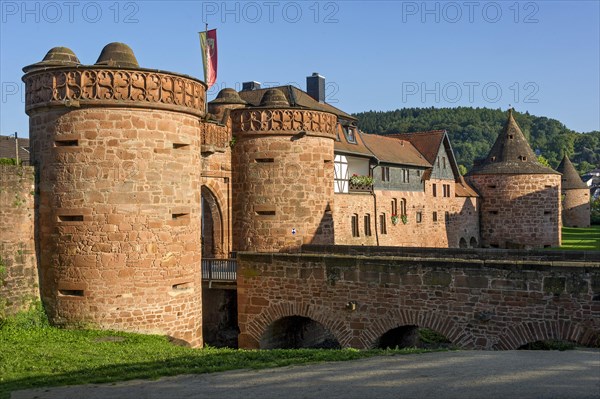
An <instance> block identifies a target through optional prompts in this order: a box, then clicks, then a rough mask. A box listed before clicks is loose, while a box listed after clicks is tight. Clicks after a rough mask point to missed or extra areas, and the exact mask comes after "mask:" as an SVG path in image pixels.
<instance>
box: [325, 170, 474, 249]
mask: <svg viewBox="0 0 600 399" xmlns="http://www.w3.org/2000/svg"><path fill="white" fill-rule="evenodd" d="M432 184H437V189H436V192H437V196H436V197H433V195H432V188H431V186H432ZM442 184H449V185H450V196H449V197H443V196H442V192H443V191H442ZM375 195H376V196H377V198H376V201H377V214H375V205H374V198H373V196H372V195H369V194H364V193H357V194H352V193H349V194H335V195H334V220H335V243H336V244H340V245H377V244H379V245H397V246H404V247H438V248H446V247H450V248H457V247H459V243H460V240H461V238H463V239H464V241H465V242H466V243H470V242H471V239H474V240H475V242H477V244H478V243H479V219H478V213H477V199H476V198H465V197H456V196H455V192H454V182H453V181H449V180H431V181H427V182H426V183H425V191H424V192H422V191H421V192H418V191H411V192H407V191H388V190H376V191H375ZM394 199H395V200H396V203H397V207H398V209H397V212H398V214H400V203H401V201H402V199H405V200H406V214H407V223H406V224H404V223H403V222H402V221H399V222H398V224H396V225H394V224H393V223H392V220H391V216H392V202H393V200H394ZM434 212H437V221H434V217H433V213H434ZM417 213H420V214H421V222H417ZM353 214H357V215H358V222H359V236H358V237H353V236H352V224H351V220H352V215H353ZM366 214H370V215H371V218H370V219H371V235H370V236H368V235H366V234H365V227H364V224H365V217H364V216H365V215H366ZM381 215H384V216H385V224H386V226H385V229H384V230H382V228H381V218H380V216H381ZM375 223H376V224H375Z"/></svg>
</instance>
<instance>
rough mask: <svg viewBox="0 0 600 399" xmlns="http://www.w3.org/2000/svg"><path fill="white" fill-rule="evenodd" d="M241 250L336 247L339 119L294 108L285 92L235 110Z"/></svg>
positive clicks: (237, 241) (237, 243)
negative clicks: (335, 162) (334, 211)
mask: <svg viewBox="0 0 600 399" xmlns="http://www.w3.org/2000/svg"><path fill="white" fill-rule="evenodd" d="M231 118H232V125H233V135H234V138H235V144H234V146H233V154H232V171H233V186H232V190H233V193H234V197H233V231H234V234H233V236H234V250H238V251H259V252H277V251H294V250H297V249H298V248H299V247H300V246H301V245H302V244H305V243H313V244H333V219H332V214H331V209H332V207H333V142H334V138H335V134H336V123H337V118H336V116H335V115H334V114H330V113H327V112H321V111H316V110H311V109H305V108H299V107H291V106H290V104H289V101H288V99H287V98H286V96H285V95H284V94H283V92H282V91H281V90H278V89H270V90H267V91H265V92H264V95H263V97H262V100H261V102H260V105H259V106H258V107H246V108H240V109H235V110H232V111H231Z"/></svg>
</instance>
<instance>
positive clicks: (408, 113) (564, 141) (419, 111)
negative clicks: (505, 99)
mask: <svg viewBox="0 0 600 399" xmlns="http://www.w3.org/2000/svg"><path fill="white" fill-rule="evenodd" d="M513 115H514V116H515V119H516V121H517V123H518V124H519V126H520V127H521V130H523V133H524V134H525V136H526V137H527V139H528V140H529V143H530V144H531V148H532V149H533V150H534V151H536V152H537V153H538V154H541V155H542V156H544V157H545V158H546V159H547V160H548V162H549V163H550V165H551V166H552V167H553V168H556V167H557V166H558V164H559V163H560V161H561V159H562V156H563V154H564V153H565V152H566V154H567V155H568V156H569V158H570V159H571V161H572V162H573V164H575V167H577V169H578V170H579V172H580V173H584V172H587V171H588V170H590V169H593V168H595V167H599V166H600V132H598V131H594V132H589V133H578V132H575V131H573V130H570V129H568V128H567V127H566V126H565V125H563V124H562V123H561V122H559V121H557V120H556V119H550V118H546V117H543V116H535V115H530V114H529V113H524V114H523V113H518V112H513ZM354 116H355V117H357V118H358V119H359V123H358V125H359V127H360V129H361V130H362V131H364V132H366V133H376V134H386V133H398V132H417V131H424V130H437V129H446V130H447V131H448V134H449V135H450V141H451V143H452V147H453V148H454V152H455V153H456V157H457V160H458V163H459V164H461V165H464V166H465V167H466V168H467V169H470V168H471V166H472V165H473V160H474V159H476V158H481V157H484V156H486V155H487V153H488V151H489V149H490V148H491V146H492V145H493V144H494V141H495V140H496V137H497V135H498V133H499V132H500V131H501V129H502V126H503V125H504V123H505V122H506V118H507V113H506V111H502V110H500V109H489V108H471V107H458V108H433V107H432V108H404V109H399V110H396V111H388V112H379V111H368V112H361V113H357V114H354Z"/></svg>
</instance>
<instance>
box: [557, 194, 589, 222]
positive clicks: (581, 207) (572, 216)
mask: <svg viewBox="0 0 600 399" xmlns="http://www.w3.org/2000/svg"><path fill="white" fill-rule="evenodd" d="M563 195H564V199H563V201H562V223H563V226H565V227H590V190H588V189H587V188H584V189H574V190H563Z"/></svg>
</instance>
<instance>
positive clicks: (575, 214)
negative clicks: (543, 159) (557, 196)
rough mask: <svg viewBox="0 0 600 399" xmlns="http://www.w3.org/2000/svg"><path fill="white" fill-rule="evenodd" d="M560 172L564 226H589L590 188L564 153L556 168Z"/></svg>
mask: <svg viewBox="0 0 600 399" xmlns="http://www.w3.org/2000/svg"><path fill="white" fill-rule="evenodd" d="M556 170H557V171H558V172H560V173H562V179H561V194H562V223H563V226H565V227H590V188H589V187H588V186H587V185H586V184H585V183H584V182H583V180H581V177H580V176H579V173H577V170H576V169H575V167H574V166H573V164H572V163H571V161H570V160H569V158H568V157H567V156H566V155H565V156H564V157H563V160H562V162H561V163H560V165H558V168H557V169H556Z"/></svg>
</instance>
